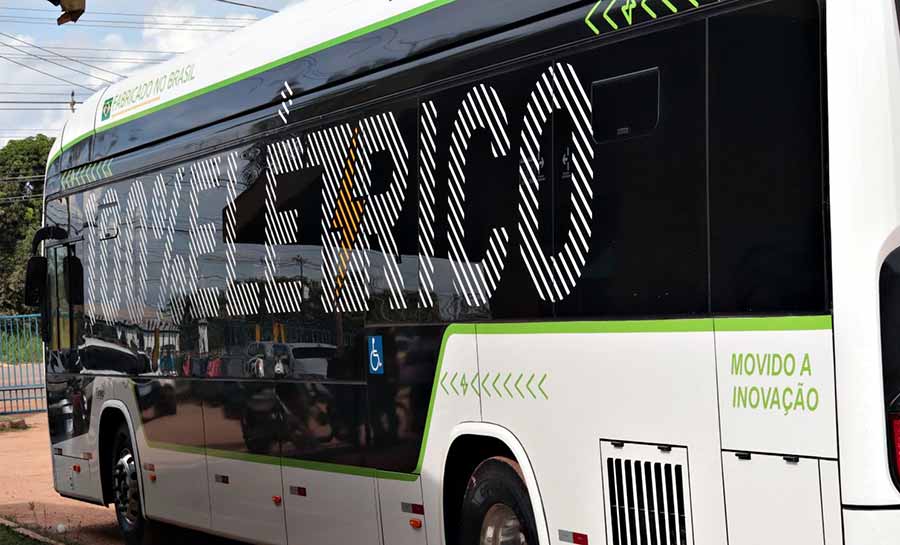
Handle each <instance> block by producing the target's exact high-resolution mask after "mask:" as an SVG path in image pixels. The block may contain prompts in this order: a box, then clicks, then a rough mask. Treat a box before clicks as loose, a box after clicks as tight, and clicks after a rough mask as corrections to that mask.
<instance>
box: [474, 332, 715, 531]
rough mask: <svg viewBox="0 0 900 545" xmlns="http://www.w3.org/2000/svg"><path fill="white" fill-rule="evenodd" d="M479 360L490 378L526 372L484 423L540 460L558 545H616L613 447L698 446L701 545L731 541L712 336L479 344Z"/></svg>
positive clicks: (548, 338)
mask: <svg viewBox="0 0 900 545" xmlns="http://www.w3.org/2000/svg"><path fill="white" fill-rule="evenodd" d="M698 323H701V324H702V323H705V321H699V322H698ZM480 331H481V328H479V332H480ZM478 353H479V364H480V370H481V373H483V374H486V373H491V374H500V375H501V376H503V377H505V376H506V375H507V374H508V373H510V372H512V371H513V370H514V371H515V372H514V373H513V378H512V379H511V382H510V383H509V387H510V389H511V391H509V392H508V391H506V388H503V387H501V388H500V391H497V392H495V391H493V389H492V390H491V391H490V393H491V395H490V396H487V395H483V396H482V398H481V400H482V405H483V408H484V418H485V421H487V422H492V423H496V424H498V425H500V426H503V427H505V428H508V429H509V430H510V431H511V432H512V433H513V434H515V435H516V437H517V438H518V439H519V440H520V441H521V442H522V445H523V446H524V448H525V450H526V451H527V452H528V456H529V461H530V462H531V463H532V465H533V467H534V471H535V474H536V475H538V477H539V485H540V488H541V498H542V500H543V503H544V508H545V509H546V513H547V520H548V524H549V527H550V528H549V529H550V533H551V536H555V535H556V534H557V532H558V531H560V530H563V531H569V532H578V533H583V534H587V535H588V537H589V539H590V542H591V543H593V542H595V540H596V542H599V543H603V542H604V538H605V534H606V529H605V526H604V518H603V517H602V516H600V514H601V513H604V512H605V508H604V505H605V503H604V489H603V479H602V472H601V465H602V464H601V458H600V450H599V449H600V441H601V440H609V441H624V442H646V443H651V444H658V445H679V446H685V447H687V452H688V460H689V468H688V469H689V476H690V477H689V482H690V499H691V502H692V505H693V516H694V520H695V527H694V535H695V543H696V544H697V545H704V544H708V545H721V544H722V543H726V542H727V538H726V532H725V510H724V507H725V505H724V501H723V498H722V465H721V460H720V440H719V421H718V400H717V396H716V364H715V347H714V341H713V333H712V331H711V330H710V331H698V332H688V333H666V332H647V333H568V334H549V333H548V334H539V335H519V334H515V332H514V331H510V333H491V334H479V335H478ZM520 375H521V376H522V378H521V380H520V379H519V377H520ZM532 377H534V380H532ZM504 382H505V380H504ZM520 392H521V394H520ZM535 422H541V423H542V425H539V426H536V425H535ZM562 460H565V461H564V462H562ZM561 463H564V465H565V468H566V469H565V470H564V471H561V470H560V464H561ZM541 475H543V476H545V477H544V478H540V476H541ZM548 475H553V477H552V478H547V477H546V476H548Z"/></svg>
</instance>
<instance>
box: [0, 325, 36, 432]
mask: <svg viewBox="0 0 900 545" xmlns="http://www.w3.org/2000/svg"><path fill="white" fill-rule="evenodd" d="M43 360H44V348H43V344H42V343H41V329H40V315H38V314H28V315H22V316H0V414H19V413H30V412H36V411H43V410H45V409H46V406H47V394H46V383H45V378H44V363H43Z"/></svg>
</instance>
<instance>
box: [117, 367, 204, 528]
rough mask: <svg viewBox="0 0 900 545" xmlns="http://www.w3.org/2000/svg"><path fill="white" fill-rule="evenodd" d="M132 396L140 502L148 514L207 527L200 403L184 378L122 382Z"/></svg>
mask: <svg viewBox="0 0 900 545" xmlns="http://www.w3.org/2000/svg"><path fill="white" fill-rule="evenodd" d="M119 382H120V383H121V384H122V385H121V386H120V387H119V388H118V390H119V391H120V392H121V394H122V395H121V397H120V399H129V398H130V399H131V400H133V401H132V402H131V403H130V404H129V406H130V407H131V408H132V421H133V422H135V425H136V426H138V428H137V429H136V430H135V436H136V437H137V442H138V445H137V450H138V455H139V458H138V459H139V461H140V463H141V465H142V471H141V476H142V477H143V483H142V484H143V490H144V500H145V502H146V508H147V513H146V515H147V516H148V517H150V518H155V519H160V520H164V521H166V522H173V523H178V524H181V525H185V526H189V527H191V528H196V529H208V528H210V500H209V485H208V482H207V473H206V453H205V445H204V437H203V413H202V402H201V400H200V399H199V397H198V395H197V392H196V391H195V386H196V385H197V384H199V383H197V382H195V381H190V380H186V379H171V378H170V379H156V378H154V379H133V380H132V379H129V380H124V381H123V380H120V381H119Z"/></svg>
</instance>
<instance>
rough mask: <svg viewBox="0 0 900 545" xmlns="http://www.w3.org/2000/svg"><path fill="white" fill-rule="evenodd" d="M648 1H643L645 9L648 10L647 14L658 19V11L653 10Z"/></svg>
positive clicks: (642, 4)
mask: <svg viewBox="0 0 900 545" xmlns="http://www.w3.org/2000/svg"><path fill="white" fill-rule="evenodd" d="M648 1H649V0H643V1H642V2H641V7H642V8H644V11H646V12H647V15H649V16H650V17H651V18H653V19H656V12H655V11H653V9H651V8H650V6H648V5H647V2H648Z"/></svg>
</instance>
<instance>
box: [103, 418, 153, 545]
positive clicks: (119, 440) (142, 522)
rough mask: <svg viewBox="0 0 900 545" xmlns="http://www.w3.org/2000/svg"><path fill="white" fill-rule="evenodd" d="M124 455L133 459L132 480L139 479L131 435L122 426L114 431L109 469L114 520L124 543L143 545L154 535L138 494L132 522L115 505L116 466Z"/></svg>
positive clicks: (126, 428) (124, 425) (123, 425)
mask: <svg viewBox="0 0 900 545" xmlns="http://www.w3.org/2000/svg"><path fill="white" fill-rule="evenodd" d="M126 453H131V455H132V457H133V458H135V461H134V465H135V468H134V471H135V475H134V478H135V479H140V473H139V472H138V468H137V459H136V457H135V456H134V455H135V450H134V446H133V445H132V444H131V434H130V433H129V431H128V426H127V425H126V424H122V425H121V426H120V427H119V429H118V430H117V431H116V436H115V440H114V441H113V452H112V456H111V464H110V467H109V479H110V481H109V482H111V483H113V496H114V498H113V500H114V501H113V508H114V509H115V511H116V520H117V521H118V523H119V531H121V532H122V537H123V538H124V540H125V543H127V544H128V545H145V544H148V543H151V542H152V541H153V539H152V536H153V535H154V532H153V530H152V528H151V522H150V521H148V520H147V519H145V518H144V505H143V501H142V499H141V497H140V493H138V494H137V496H136V501H137V515H138V516H136V517H133V518H132V520H129V517H126V515H125V514H124V513H122V511H121V509H120V508H119V504H118V503H116V493H117V490H116V471H117V465H118V464H119V461H120V460H121V459H122V458H123V457H124V456H125V455H126Z"/></svg>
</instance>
